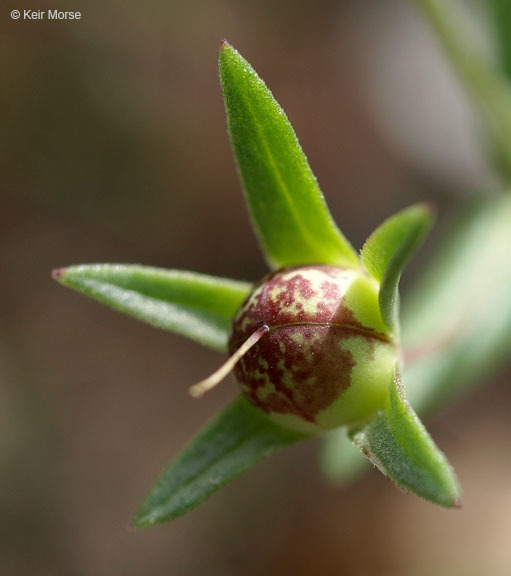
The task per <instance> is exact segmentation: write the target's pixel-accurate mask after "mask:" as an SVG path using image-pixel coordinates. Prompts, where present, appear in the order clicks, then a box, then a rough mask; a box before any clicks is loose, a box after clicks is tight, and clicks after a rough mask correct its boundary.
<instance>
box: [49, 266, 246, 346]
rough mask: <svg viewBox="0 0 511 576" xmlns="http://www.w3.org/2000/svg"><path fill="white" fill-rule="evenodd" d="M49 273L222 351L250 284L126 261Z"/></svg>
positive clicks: (140, 317) (109, 303) (118, 307)
mask: <svg viewBox="0 0 511 576" xmlns="http://www.w3.org/2000/svg"><path fill="white" fill-rule="evenodd" d="M53 277H54V278H55V279H56V280H58V282H60V283H61V284H63V285H64V286H68V287H69V288H73V289H74V290H77V291H78V292H81V293H82V294H85V295H87V296H90V297H91V298H94V299H95V300H98V301H99V302H102V303H103V304H106V305H107V306H110V307H111V308H114V309H115V310H118V311H119V312H123V313H124V314H128V315H129V316H133V317H134V318H136V319H138V320H141V321H143V322H147V323H148V324H151V325H152V326H155V327H157V328H163V329H164V330H170V331H172V332H176V333H177V334H180V335H182V336H187V337H188V338H191V339H192V340H195V341H196V342H199V343H200V344H204V345H205V346H209V347H210V348H213V349H215V350H219V351H222V352H224V351H226V350H227V345H228V340H229V335H230V331H231V323H232V318H233V317H234V314H235V313H236V311H237V310H238V308H239V307H240V305H241V304H242V302H243V301H244V300H245V298H246V297H247V295H248V294H249V293H250V290H251V285H250V284H247V283H245V282H238V281H236V280H227V279H224V278H215V277H213V276H207V275H205V274H197V273H194V272H184V271H180V270H165V269H161V268H152V267H148V266H138V265H126V264H83V265H80V266H70V267H69V268H60V269H58V270H55V271H54V272H53Z"/></svg>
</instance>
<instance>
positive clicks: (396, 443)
mask: <svg viewBox="0 0 511 576" xmlns="http://www.w3.org/2000/svg"><path fill="white" fill-rule="evenodd" d="M352 437H353V441H354V442H355V444H356V445H357V446H358V447H359V448H360V449H361V450H362V452H363V453H364V454H365V456H367V457H368V458H369V459H370V460H371V462H373V464H374V465H375V466H377V467H378V468H379V469H380V470H381V472H383V474H385V475H386V476H388V477H389V478H390V479H391V480H393V481H394V482H395V483H396V484H397V485H398V486H401V487H402V488H404V489H405V490H410V491H411V492H414V493H415V494H417V495H418V496H421V497H422V498H425V499H426V500H430V501H431V502H435V503H436V504H439V505H441V506H446V507H449V508H450V507H459V506H460V496H461V490H460V487H459V485H458V481H457V479H456V475H455V473H454V470H453V469H452V467H451V465H450V464H449V462H448V461H447V459H446V457H445V456H444V454H443V453H442V452H440V450H439V449H438V448H437V446H436V444H435V443H434V442H433V440H432V438H431V436H430V435H429V434H428V432H427V430H426V428H425V427H424V425H423V424H422V422H421V421H420V420H419V418H418V416H417V415H416V414H415V412H414V411H413V410H412V408H411V406H410V404H409V403H408V402H407V400H406V399H405V397H404V392H403V389H402V386H401V383H400V380H399V375H398V374H397V372H396V373H395V375H394V378H393V381H392V383H391V385H390V390H389V400H388V405H387V407H386V409H385V410H383V411H381V412H380V413H379V414H378V415H377V416H376V418H375V419H374V420H372V421H371V422H370V423H369V424H367V425H366V426H365V427H364V428H362V429H361V430H358V431H356V432H354V433H353V436H352Z"/></svg>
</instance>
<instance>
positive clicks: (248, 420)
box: [133, 396, 304, 528]
mask: <svg viewBox="0 0 511 576" xmlns="http://www.w3.org/2000/svg"><path fill="white" fill-rule="evenodd" d="M303 438H304V437H303V436H302V435H299V434H297V433H296V432H291V431H288V430H285V429H284V428H281V427H280V426H277V425H276V424H274V423H273V422H272V421H271V420H270V419H269V418H268V417H267V416H266V415H265V414H264V413H263V412H261V411H260V410H259V409H257V408H255V407H253V406H252V405H251V404H250V403H249V402H248V400H246V399H245V398H244V397H243V396H239V397H238V398H236V399H235V400H234V401H233V402H232V403H231V404H230V405H229V406H227V407H226V408H225V409H224V410H223V411H222V412H221V413H220V414H218V415H217V416H216V417H215V418H214V419H213V420H212V421H211V422H210V423H209V424H208V425H207V426H206V427H205V428H204V429H203V430H202V431H201V432H199V434H198V435H197V436H196V437H195V438H194V439H193V440H192V441H191V442H190V444H189V445H188V446H187V447H186V448H185V449H184V450H183V451H182V452H181V454H179V455H178V456H177V458H176V459H175V460H174V462H172V463H171V464H170V466H169V467H168V468H167V469H166V470H165V471H164V472H163V474H162V475H161V477H160V478H159V479H158V480H157V481H156V483H155V485H154V486H153V488H152V489H151V491H150V492H149V494H148V495H147V497H146V498H145V500H144V502H143V503H142V506H141V507H140V510H139V511H138V512H137V514H136V516H135V518H134V520H133V525H134V526H135V527H136V528H142V527H145V526H153V525H155V524H160V523H162V522H168V521H170V520H173V519H174V518H177V517H178V516H182V515H183V514H185V513H186V512H189V511H190V510H192V509H193V508H195V507H196V506H198V505H199V504H200V503H201V502H203V501H204V500H206V498H209V496H211V495H212V494H213V493H214V492H216V491H217V490H218V489H219V488H221V487H222V486H224V485H225V484H227V483H228V482H230V481H231V480H234V478H236V477H237V476H239V475H240V474H242V473H243V472H245V471H246V470H248V469H249V468H251V467H252V466H254V465H255V464H256V463H257V462H259V461H260V460H262V459H263V458H265V457H266V456H269V455H270V454H271V453H272V452H274V451H275V450H276V449H278V448H281V447H283V446H287V445H289V444H292V443H293V442H296V441H298V440H301V439H303Z"/></svg>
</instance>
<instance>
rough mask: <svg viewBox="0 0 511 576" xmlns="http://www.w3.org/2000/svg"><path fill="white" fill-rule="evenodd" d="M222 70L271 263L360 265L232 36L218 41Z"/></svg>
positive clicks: (249, 195)
mask: <svg viewBox="0 0 511 576" xmlns="http://www.w3.org/2000/svg"><path fill="white" fill-rule="evenodd" d="M219 71H220V81H221V84H222V90H223V93H224V99H225V108H226V113H227V123H228V127H229V134H230V138H231V143H232V147H233V150H234V156H235V158H236V161H237V165H238V168H239V173H240V176H241V180H242V184H243V188H244V191H245V197H246V200H247V202H248V206H249V210H250V214H251V217H252V223H253V225H254V228H255V231H256V233H257V236H258V238H259V241H260V244H261V246H262V249H263V252H264V254H265V257H266V259H267V260H268V262H269V264H270V265H271V266H272V267H274V268H282V267H285V266H294V265H302V266H303V265H306V264H331V265H337V266H350V267H355V266H357V265H358V256H357V254H356V252H355V250H354V249H353V248H352V247H351V245H350V244H349V242H348V241H347V240H346V239H345V238H344V236H343V235H342V234H341V232H340V231H339V229H338V228H337V226H336V224H335V222H334V221H333V219H332V216H331V214H330V212H329V210H328V207H327V205H326V203H325V200H324V198H323V194H322V193H321V190H320V188H319V186H318V183H317V181H316V178H315V177H314V174H313V173H312V171H311V169H310V167H309V164H308V162H307V159H306V157H305V155H304V153H303V151H302V149H301V147H300V144H299V142H298V140H297V138H296V135H295V132H294V130H293V127H292V126H291V124H290V122H289V120H288V119H287V117H286V114H285V113H284V111H283V110H282V108H281V107H280V106H279V104H278V102H277V101H276V100H275V99H274V97H273V95H272V93H271V92H270V90H268V88H267V87H266V85H265V84H264V82H263V81H262V80H261V78H259V76H258V75H257V73H256V72H255V71H254V69H253V68H252V67H251V66H250V64H249V63H248V62H247V61H246V60H245V59H244V58H243V57H242V56H241V55H240V54H239V53H238V52H237V51H236V50H235V49H234V48H233V47H232V46H230V45H229V44H228V43H227V42H223V43H222V44H221V47H220V57H219Z"/></svg>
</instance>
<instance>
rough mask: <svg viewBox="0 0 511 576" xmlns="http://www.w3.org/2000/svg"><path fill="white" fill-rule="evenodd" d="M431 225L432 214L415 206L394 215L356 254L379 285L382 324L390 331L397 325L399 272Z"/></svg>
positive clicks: (419, 206)
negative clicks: (383, 322) (358, 253)
mask: <svg viewBox="0 0 511 576" xmlns="http://www.w3.org/2000/svg"><path fill="white" fill-rule="evenodd" d="M432 225H433V212H432V210H431V208H430V207H429V206H428V205H426V204H416V205H415V206H411V207H410V208H406V209H405V210H402V211H401V212H398V213H397V214H395V215H394V216H392V217H391V218H389V219H388V220H386V221H385V222H384V223H383V224H381V226H379V227H378V228H377V229H376V230H375V231H374V232H373V233H372V234H371V236H369V238H368V239H367V241H366V243H365V244H364V247H363V248H362V252H361V254H360V256H361V259H362V263H363V264H364V266H365V267H366V269H367V270H368V272H369V273H370V274H372V275H373V276H374V277H375V278H376V280H378V281H379V282H381V285H380V293H379V301H380V310H381V314H382V317H383V320H384V321H385V323H386V324H387V326H388V327H389V328H390V329H391V330H392V329H394V328H395V326H396V323H397V320H398V318H397V314H398V306H397V303H398V285H399V279H400V278H401V272H402V270H403V268H404V266H405V264H406V263H407V262H408V260H409V259H410V257H411V256H412V254H413V253H414V251H415V250H416V249H417V248H418V247H419V245H420V244H421V242H422V240H423V239H424V237H425V236H426V234H427V233H428V231H429V230H430V228H431V226H432Z"/></svg>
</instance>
